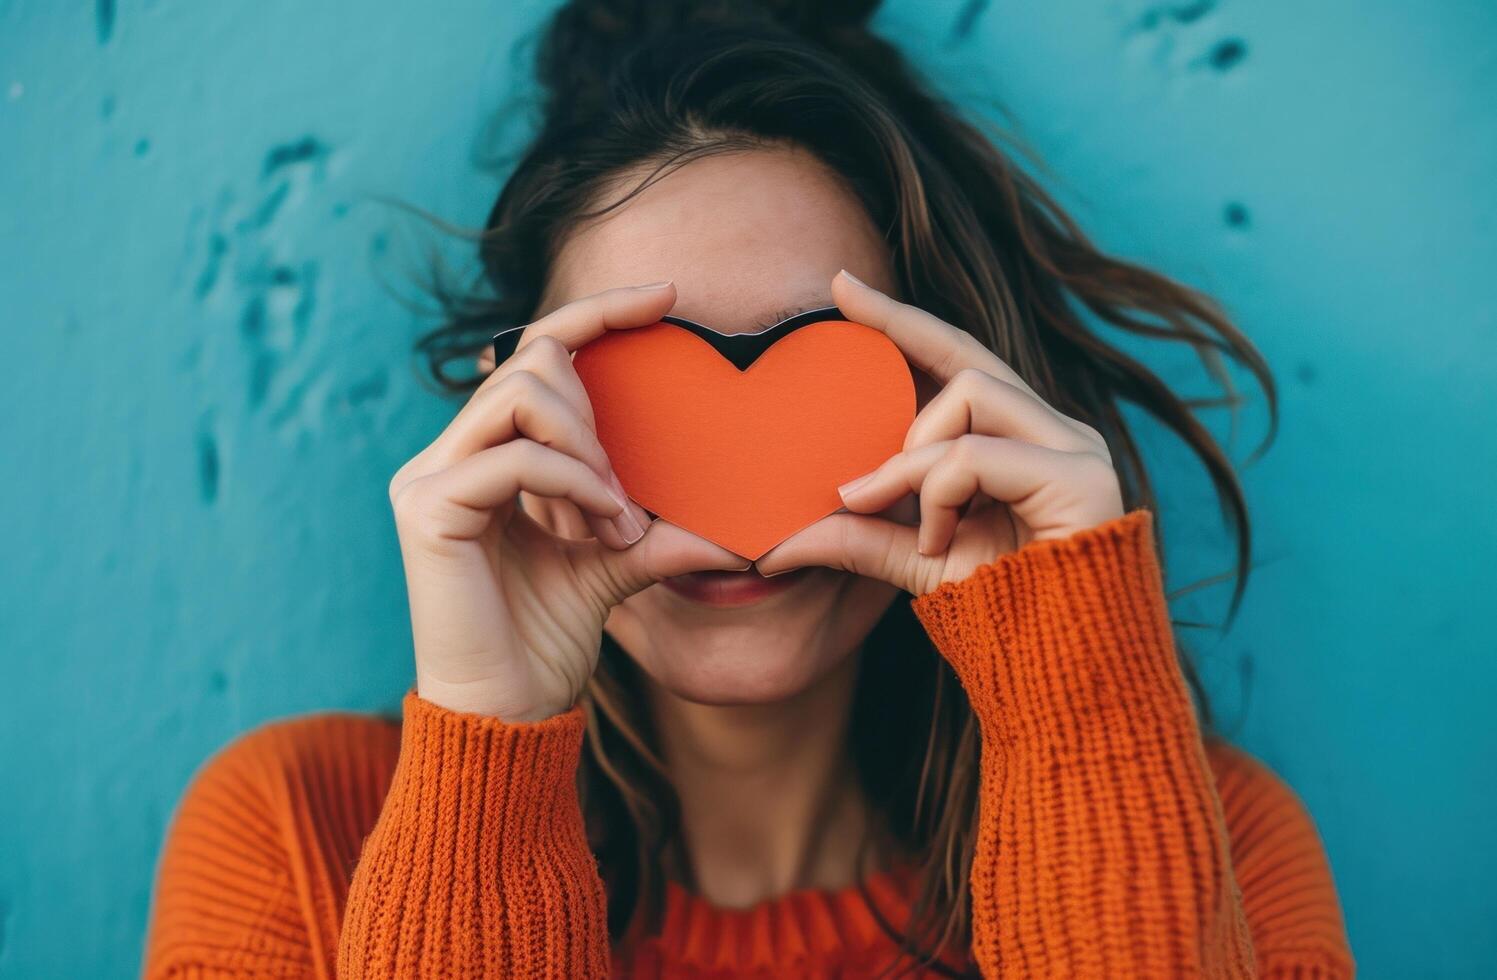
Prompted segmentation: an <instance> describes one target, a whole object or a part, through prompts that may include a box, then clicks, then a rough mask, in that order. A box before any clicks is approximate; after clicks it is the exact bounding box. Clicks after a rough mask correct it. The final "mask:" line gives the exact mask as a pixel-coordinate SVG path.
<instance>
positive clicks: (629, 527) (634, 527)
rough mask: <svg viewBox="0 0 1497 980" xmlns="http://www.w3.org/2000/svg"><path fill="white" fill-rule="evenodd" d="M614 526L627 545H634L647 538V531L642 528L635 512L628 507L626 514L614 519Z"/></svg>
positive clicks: (625, 509)
mask: <svg viewBox="0 0 1497 980" xmlns="http://www.w3.org/2000/svg"><path fill="white" fill-rule="evenodd" d="M613 526H614V527H616V528H618V530H619V534H620V536H622V537H623V539H624V543H625V544H633V543H634V542H636V541H638V540H639V539H640V538H642V537H644V536H645V529H644V528H643V527H641V526H640V523H639V520H638V519H637V518H636V517H635V516H634V511H632V510H630V509H629V508H628V506H627V505H626V506H625V507H624V512H623V513H622V514H620V515H619V516H618V517H615V518H614V519H613Z"/></svg>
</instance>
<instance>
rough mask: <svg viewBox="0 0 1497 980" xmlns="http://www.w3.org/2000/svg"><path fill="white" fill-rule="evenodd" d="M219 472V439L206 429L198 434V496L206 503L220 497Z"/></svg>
mask: <svg viewBox="0 0 1497 980" xmlns="http://www.w3.org/2000/svg"><path fill="white" fill-rule="evenodd" d="M218 473H219V464H218V440H217V439H215V438H214V437H213V433H212V432H209V431H206V430H205V431H203V432H200V433H199V434H198V496H199V497H201V498H202V500H203V503H205V504H211V503H213V502H214V501H215V500H217V499H218Z"/></svg>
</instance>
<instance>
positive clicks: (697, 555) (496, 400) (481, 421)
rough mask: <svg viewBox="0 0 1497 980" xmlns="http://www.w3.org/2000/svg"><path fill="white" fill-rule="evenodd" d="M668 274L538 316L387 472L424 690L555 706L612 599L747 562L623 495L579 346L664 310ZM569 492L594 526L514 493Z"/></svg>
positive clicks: (445, 698) (453, 697)
mask: <svg viewBox="0 0 1497 980" xmlns="http://www.w3.org/2000/svg"><path fill="white" fill-rule="evenodd" d="M675 296H676V290H675V287H674V286H673V285H672V284H670V283H665V284H657V285H655V286H654V287H653V288H652V287H643V286H640V287H620V288H616V289H608V290H605V291H603V292H601V293H595V294H593V295H591V296H586V297H583V298H581V299H578V300H574V301H573V302H571V303H568V304H566V305H565V306H562V307H559V308H557V309H556V310H554V311H552V312H551V313H548V314H547V315H546V316H544V317H542V318H541V319H539V320H537V321H535V322H534V323H531V324H529V325H528V326H527V327H526V328H525V330H524V332H523V333H522V334H521V337H520V342H519V344H518V345H517V346H516V348H515V353H514V354H513V355H511V356H510V357H508V358H507V359H506V360H505V362H504V363H503V364H501V365H499V366H498V367H496V368H495V369H494V370H493V371H492V372H490V374H489V376H488V377H487V378H485V379H484V381H483V383H482V384H481V385H479V387H478V389H477V390H476V391H474V393H473V395H472V397H471V398H470V399H469V400H468V402H467V404H465V405H464V406H463V408H462V409H461V410H460V411H459V412H458V414H457V416H456V417H455V418H453V420H452V422H451V423H450V424H449V425H448V426H447V428H446V429H445V430H444V431H443V432H442V434H441V435H440V436H438V437H437V439H436V440H435V441H434V442H432V444H431V445H429V446H427V447H426V448H425V449H423V450H422V451H421V452H420V453H418V454H417V455H416V456H415V457H413V458H412V459H411V460H410V461H409V462H407V463H406V464H405V465H404V466H402V467H401V468H400V470H399V472H397V473H396V474H395V476H394V478H393V479H392V480H391V481H390V503H391V506H392V507H393V508H394V511H395V524H396V530H397V532H398V535H399V538H400V550H401V557H402V560H403V562H404V564H405V575H406V588H407V592H408V594H409V597H410V606H411V630H412V634H413V639H414V642H415V653H416V687H417V693H418V694H419V695H420V696H421V697H422V698H425V699H426V700H429V701H432V702H434V703H436V704H439V705H441V706H443V707H446V708H450V709H453V710H457V711H469V712H477V713H480V714H486V715H491V716H494V717H498V718H502V719H504V720H506V721H517V722H518V721H535V720H539V719H542V718H548V717H551V716H552V715H556V714H560V713H562V712H564V711H566V710H567V709H568V708H570V707H571V706H572V704H573V702H575V701H576V699H577V696H578V695H579V694H581V693H582V689H583V687H584V686H585V685H586V683H587V680H588V678H589V677H590V676H591V675H592V672H593V668H594V667H595V666H596V664H597V660H598V650H599V646H600V644H601V641H602V634H603V622H604V620H605V619H607V616H608V611H609V609H611V608H612V607H613V606H614V605H616V604H618V603H619V602H622V601H623V600H624V599H626V598H627V597H629V596H630V595H633V594H634V593H636V592H638V591H640V590H641V589H643V588H645V587H647V586H649V585H651V584H653V583H655V582H658V581H660V580H661V579H662V578H665V577H667V576H671V575H678V574H682V573H685V572H691V571H706V570H711V569H722V570H743V569H745V568H747V567H749V564H750V563H749V562H748V561H746V560H745V559H743V558H742V557H740V556H738V555H735V554H733V553H732V552H730V551H727V550H726V549H724V548H721V547H719V546H717V545H715V544H712V543H710V542H708V541H705V540H703V539H702V538H699V537H697V536H696V535H694V534H691V533H690V532H687V531H685V530H682V529H681V528H679V527H676V526H675V525H673V524H669V523H667V522H665V521H660V520H656V521H654V522H653V523H649V522H648V515H647V514H645V512H644V511H643V510H642V509H641V508H640V507H639V506H638V505H637V504H633V503H631V502H629V501H628V499H627V498H626V497H625V495H624V491H623V488H622V487H620V486H619V483H618V478H617V477H616V476H615V475H614V473H613V469H612V467H611V466H610V464H609V461H608V457H607V454H606V453H605V452H604V451H603V447H602V446H601V445H600V444H599V442H598V438H597V435H596V433H595V430H594V422H593V414H592V407H591V405H590V404H589V403H588V399H587V394H586V392H585V391H584V389H583V387H582V381H581V379H579V378H578V377H577V372H576V371H575V370H573V368H572V359H571V352H572V351H575V350H576V349H577V348H578V347H580V346H582V345H583V344H585V343H587V342H588V341H589V340H592V339H593V338H594V337H597V336H599V335H601V334H602V333H603V332H604V331H605V330H616V329H627V328H629V327H637V326H643V325H645V324H650V323H654V322H655V321H657V320H659V319H660V317H661V315H663V314H664V313H666V312H667V311H668V310H669V309H670V308H671V306H672V305H673V304H674V303H675ZM521 491H524V492H525V493H527V494H529V495H530V496H532V497H536V498H553V499H555V500H558V501H566V502H568V503H570V504H572V505H575V506H576V508H577V510H578V511H580V513H581V514H582V516H583V518H584V519H585V520H586V522H587V525H588V528H589V529H590V530H591V532H592V536H591V537H587V538H573V537H561V536H558V535H556V534H553V533H551V532H550V531H549V530H547V529H546V528H545V527H543V526H542V525H541V524H539V523H537V522H536V521H535V520H534V519H533V518H532V517H530V516H529V515H527V514H526V513H525V512H524V511H523V510H522V509H521V507H520V506H519V499H518V498H519V493H520V492H521Z"/></svg>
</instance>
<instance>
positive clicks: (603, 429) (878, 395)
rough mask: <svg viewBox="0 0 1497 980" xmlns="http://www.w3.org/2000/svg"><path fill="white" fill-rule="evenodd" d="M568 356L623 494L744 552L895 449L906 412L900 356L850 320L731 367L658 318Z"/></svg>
mask: <svg viewBox="0 0 1497 980" xmlns="http://www.w3.org/2000/svg"><path fill="white" fill-rule="evenodd" d="M572 363H573V366H574V367H575V368H576V370H577V374H578V376H579V377H581V379H582V384H583V386H584V387H585V388H586V389H587V394H588V398H589V400H590V401H591V402H592V407H593V414H594V417H595V418H596V420H597V428H598V440H599V441H600V442H601V443H602V444H603V449H604V450H605V451H606V452H607V453H608V456H609V459H610V461H611V462H612V463H613V468H614V471H615V472H616V473H617V474H618V477H619V482H621V483H622V484H623V485H624V490H625V491H626V492H627V493H628V494H629V496H630V497H632V498H633V499H634V500H635V501H637V502H638V503H639V505H640V506H641V507H644V508H645V509H646V510H649V511H651V512H653V513H655V514H658V515H659V516H660V517H662V518H664V519H665V520H667V521H670V522H671V523H673V524H677V525H679V526H681V527H683V528H685V529H686V530H688V531H691V532H692V533H694V534H697V535H699V536H701V537H703V538H706V539H707V540H709V541H713V542H716V543H717V544H720V545H722V546H723V547H725V548H727V549H729V550H731V551H733V552H734V553H736V554H739V555H742V556H744V557H745V558H749V559H756V558H758V557H760V556H761V555H763V554H764V553H765V552H766V551H768V550H769V549H770V548H772V547H774V546H775V545H777V544H779V543H780V542H781V541H783V540H785V539H786V538H788V537H789V536H790V535H792V534H794V533H795V532H796V531H799V530H801V529H802V528H804V527H806V526H808V525H810V524H813V523H815V522H816V521H818V520H820V519H821V518H823V517H825V516H827V515H828V514H830V513H832V512H833V511H836V510H837V509H838V508H840V507H841V506H842V498H841V497H839V496H838V494H837V487H839V486H840V485H842V484H843V483H846V482H847V481H848V480H851V479H852V478H854V477H857V476H861V475H862V474H864V473H867V472H869V471H870V470H872V469H875V468H876V467H877V466H878V465H879V464H881V463H883V462H884V461H885V460H886V459H888V458H889V457H890V456H892V455H894V454H895V453H897V452H899V451H900V449H901V448H903V445H904V437H905V433H906V432H907V431H908V429H909V427H910V423H911V422H912V421H914V417H915V382H914V378H913V377H912V376H911V374H910V368H909V365H908V364H907V363H906V362H905V359H904V355H903V354H902V353H901V352H900V350H899V348H897V347H896V346H894V343H893V341H891V340H889V338H888V337H886V336H884V335H883V334H882V333H880V332H879V331H877V330H875V329H873V328H872V327H869V326H865V325H864V324H861V323H853V322H850V321H848V320H823V321H820V322H816V323H810V324H808V325H806V326H801V327H798V328H797V329H795V330H794V332H792V333H789V334H787V335H785V336H783V337H781V338H780V339H779V340H777V341H775V342H774V343H773V344H772V345H771V346H770V347H769V348H768V349H767V350H766V351H764V353H763V354H761V355H760V356H759V357H758V358H757V359H756V360H754V361H753V363H752V364H750V365H749V366H748V368H747V369H746V370H742V371H740V370H739V369H738V368H736V367H734V366H733V364H731V363H730V362H729V361H728V360H727V359H726V358H725V357H723V355H722V354H719V353H718V352H717V351H716V350H714V349H713V347H712V345H711V344H709V343H707V342H706V341H705V340H703V339H702V338H701V337H698V336H696V335H694V334H693V333H691V332H690V331H688V330H685V329H683V328H682V327H679V326H676V325H674V324H670V323H664V322H661V323H655V324H651V325H650V326H645V327H636V328H633V329H628V330H610V331H608V332H607V333H605V334H604V335H602V336H601V337H599V338H597V339H596V340H593V341H592V342H590V343H588V344H585V345H584V346H583V347H582V348H581V349H579V350H578V351H577V353H576V355H575V356H574V358H573V362H572Z"/></svg>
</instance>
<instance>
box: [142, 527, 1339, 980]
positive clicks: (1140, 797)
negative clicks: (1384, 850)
mask: <svg viewBox="0 0 1497 980" xmlns="http://www.w3.org/2000/svg"><path fill="white" fill-rule="evenodd" d="M914 608H915V611H916V613H917V614H918V616H919V618H920V620H921V622H922V623H923V624H924V625H925V627H926V629H927V630H928V632H929V633H930V636H931V638H932V640H933V641H934V643H935V645H936V647H937V648H938V649H939V650H940V652H941V653H942V655H944V656H945V657H946V658H947V659H948V660H949V661H950V663H951V665H952V666H953V667H954V668H955V670H956V672H957V675H958V676H959V677H960V679H961V681H962V684H963V685H964V687H965V688H966V690H967V694H968V697H969V699H970V701H971V704H972V707H973V710H974V711H975V713H976V715H977V718H978V720H979V727H980V731H981V735H982V752H981V790H980V792H981V803H980V808H979V809H980V814H979V821H978V831H977V836H976V848H977V850H976V855H975V858H974V861H973V865H972V874H971V878H970V884H971V890H972V923H973V942H972V949H971V956H972V965H973V967H974V968H975V969H977V970H979V971H980V972H981V974H982V975H983V976H991V977H1030V976H1047V977H1048V976H1064V977H1134V976H1137V977H1174V976H1211V977H1251V976H1264V977H1296V978H1329V977H1346V976H1350V975H1351V974H1352V969H1353V964H1352V958H1351V954H1350V951H1349V949H1348V948H1347V943H1346V937H1345V931H1344V928H1343V925H1342V919H1341V912H1340V908H1339V904H1338V900H1337V897H1336V893H1335V890H1334V888H1333V886H1332V882H1331V875H1330V870H1329V868H1328V867H1327V864H1326V859H1325V856H1324V852H1323V850H1322V848H1321V845H1320V841H1319V839H1318V837H1317V834H1316V831H1315V828H1314V826H1313V824H1312V823H1311V821H1310V818H1309V816H1308V815H1307V814H1306V812H1305V810H1304V808H1303V807H1302V806H1301V804H1300V802H1299V801H1298V799H1297V798H1296V797H1295V795H1294V794H1293V793H1292V792H1291V791H1290V790H1289V789H1288V788H1287V787H1286V786H1285V785H1284V784H1283V783H1282V782H1281V781H1280V780H1279V779H1278V778H1277V777H1275V776H1274V775H1273V774H1272V773H1271V772H1270V771H1269V770H1268V769H1266V768H1265V767H1264V766H1263V765H1262V764H1260V763H1258V762H1257V761H1255V760H1254V759H1252V758H1251V757H1249V756H1248V755H1246V754H1244V753H1242V752H1240V751H1238V750H1235V749H1232V748H1230V747H1228V746H1226V745H1222V744H1218V743H1216V742H1214V741H1211V742H1204V741H1203V740H1202V737H1201V734H1200V732H1199V729H1198V728H1197V723H1196V720H1195V716H1194V714H1193V711H1192V709H1191V704H1190V700H1189V698H1188V695H1187V692H1186V687H1185V684H1184V681H1183V678H1182V676H1181V673H1180V670H1179V668H1178V666H1177V664H1176V661H1175V649H1174V643H1173V639H1172V636H1171V632H1170V624H1169V620H1168V614H1167V611H1166V606H1165V599H1164V593H1163V587H1162V583H1161V580H1160V574H1159V568H1158V565H1157V562H1156V559H1155V553H1154V546H1153V537H1152V518H1151V516H1150V514H1149V513H1148V512H1147V511H1143V510H1137V511H1134V512H1132V513H1130V514H1128V515H1125V516H1124V517H1121V518H1118V519H1116V520H1114V521H1110V522H1108V523H1106V524H1104V525H1102V526H1100V527H1097V528H1091V529H1088V530H1085V531H1081V532H1078V533H1077V534H1075V535H1072V536H1071V537H1069V538H1067V539H1064V540H1059V541H1046V542H1036V543H1032V544H1030V545H1027V546H1025V547H1024V548H1022V549H1020V550H1019V551H1017V552H1015V553H1013V554H1010V555H1005V556H1003V557H1001V558H999V559H998V560H997V561H995V562H993V563H991V564H989V565H985V566H983V567H982V568H979V569H978V570H977V571H976V572H974V573H973V574H972V575H971V576H969V577H968V578H966V579H964V580H963V581H960V582H954V583H948V584H946V585H943V586H941V587H940V588H938V589H937V590H935V591H934V592H931V593H929V594H928V595H925V596H921V597H919V598H917V599H915V600H914ZM403 707H404V720H403V723H402V724H398V725H397V724H394V723H391V722H386V721H382V720H380V719H377V718H374V717H369V716H361V715H357V714H352V713H344V712H327V713H321V714H316V715H309V716H304V717H300V718H292V719H284V720H279V721H274V722H270V723H267V724H264V725H261V726H260V727H259V728H257V729H255V730H253V731H251V732H249V733H247V734H245V735H242V736H240V737H239V738H237V739H235V740H234V741H233V742H232V743H230V744H229V745H228V746H227V747H226V748H224V749H222V750H220V751H219V752H218V753H217V754H216V755H215V756H214V757H213V758H212V759H211V760H209V761H208V762H207V763H206V764H205V765H204V766H202V767H201V769H200V770H199V771H198V773H197V774H196V775H195V777H194V778H193V781H192V784H191V785H190V786H189V788H188V790H187V792H186V794H185V795H184V797H183V799H182V801H181V802H180V804H179V805H178V807H177V810H176V812H175V813H174V815H173V818H172V824H171V828H170V831H169V833H168V836H167V840H166V844H165V850H164V853H163V854H162V856H161V859H160V864H159V867H158V880H157V884H156V891H155V896H154V899H153V904H152V909H151V929H150V934H149V936H148V938H147V949H146V955H145V964H144V970H145V975H146V976H147V977H151V978H166V977H183V978H188V977H204V978H207V977H214V978H228V977H341V978H352V977H368V978H389V977H567V978H572V977H592V976H600V975H603V974H605V973H609V972H610V971H611V972H612V974H613V975H615V976H621V977H622V976H630V977H634V976H638V977H688V976H689V977H807V978H810V977H824V978H834V977H836V978H852V977H867V976H873V975H875V974H877V973H878V971H879V970H880V969H881V968H882V967H884V966H887V965H888V964H889V963H890V962H891V960H892V958H894V957H895V956H896V955H897V950H896V948H895V946H894V945H893V944H892V943H891V941H890V940H889V939H888V938H887V936H886V935H885V934H884V933H883V932H882V930H880V929H879V927H878V925H877V923H876V921H875V918H874V916H873V914H872V913H871V912H870V910H869V909H868V908H867V907H866V906H865V905H864V904H863V901H862V899H861V898H860V897H859V895H858V892H857V890H856V889H855V888H852V887H849V888H847V889H845V890H842V891H818V890H812V889H806V890H801V891H796V892H792V893H790V894H787V895H783V896H779V897H777V898H773V899H770V900H768V901H766V902H763V903H761V904H760V905H758V906H756V907H754V908H751V909H740V910H730V909H722V908H717V907H714V906H712V905H710V904H709V903H708V902H707V901H706V900H705V899H704V898H702V897H701V896H698V895H695V894H692V893H689V892H687V891H686V890H685V889H684V888H682V887H680V886H678V885H671V886H670V889H669V893H668V899H667V906H666V913H665V916H664V920H663V925H662V927H661V928H660V929H659V930H658V931H657V933H656V934H655V935H654V936H652V937H650V938H649V939H648V940H646V941H643V942H640V943H637V944H634V946H633V948H631V949H628V950H619V949H610V945H609V939H608V934H607V930H606V925H605V901H606V897H605V894H604V888H603V884H602V882H601V881H600V879H599V877H598V872H597V864H596V861H595V859H594V857H593V855H592V853H591V852H590V851H589V849H588V845H587V841H586V838H585V836H584V833H583V821H582V814H581V812H580V809H579V806H578V798H577V791H576V769H577V765H578V760H579V757H580V752H581V749H582V739H583V715H582V711H581V709H580V708H573V709H572V710H571V711H569V712H568V713H566V714H562V715H559V716H557V717H554V718H550V719H546V720H544V721H540V722H531V723H520V724H509V723H505V722H503V721H500V720H498V719H495V718H490V717H484V716H479V715H473V714H467V713H462V712H454V711H449V710H447V709H444V708H441V707H439V706H437V705H435V704H433V703H431V702H429V701H426V700H424V699H422V698H421V697H419V696H418V695H417V694H416V693H415V691H414V689H411V690H408V691H407V692H406V694H405V698H404V703H403ZM868 884H869V888H870V891H871V893H872V895H873V900H874V904H875V905H877V906H878V911H879V912H881V913H882V914H884V915H885V916H888V917H891V919H892V920H893V921H895V922H898V921H899V916H900V914H901V913H902V912H903V911H904V910H906V909H907V906H906V905H905V904H904V903H905V901H906V896H907V894H908V889H907V886H908V884H909V880H908V878H907V876H906V874H905V873H903V872H900V871H897V870H891V871H886V872H883V873H880V874H878V875H875V876H874V877H873V878H872V879H871V880H870V881H869V882H868Z"/></svg>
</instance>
